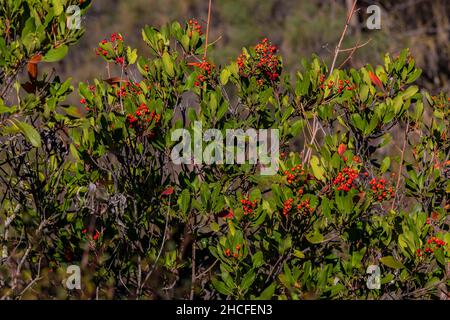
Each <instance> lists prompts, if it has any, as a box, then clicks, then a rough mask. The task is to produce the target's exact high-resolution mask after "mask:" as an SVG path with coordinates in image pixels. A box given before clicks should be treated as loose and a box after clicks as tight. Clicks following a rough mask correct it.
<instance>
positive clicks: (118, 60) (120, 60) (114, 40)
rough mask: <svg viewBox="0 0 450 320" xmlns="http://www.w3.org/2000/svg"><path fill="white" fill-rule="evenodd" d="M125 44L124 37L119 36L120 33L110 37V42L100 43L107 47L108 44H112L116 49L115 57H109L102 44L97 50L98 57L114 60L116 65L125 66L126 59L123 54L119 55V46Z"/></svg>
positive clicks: (103, 41)
mask: <svg viewBox="0 0 450 320" xmlns="http://www.w3.org/2000/svg"><path fill="white" fill-rule="evenodd" d="M122 42H123V37H122V36H121V35H120V34H118V33H113V34H112V35H111V37H110V40H109V41H108V40H107V39H103V40H102V41H100V44H101V45H105V44H107V43H111V44H112V46H113V49H114V55H113V56H108V51H107V50H105V49H104V48H103V47H102V46H101V45H100V44H99V46H98V48H97V49H95V54H96V55H97V56H100V55H101V56H103V57H105V58H106V59H114V63H115V64H118V65H121V66H124V65H125V58H124V56H122V54H119V52H118V46H119V44H122Z"/></svg>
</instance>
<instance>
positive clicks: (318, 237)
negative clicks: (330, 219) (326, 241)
mask: <svg viewBox="0 0 450 320" xmlns="http://www.w3.org/2000/svg"><path fill="white" fill-rule="evenodd" d="M306 240H308V241H309V242H310V243H312V244H317V243H321V242H322V241H323V235H322V234H320V233H319V232H314V233H309V234H307V235H306Z"/></svg>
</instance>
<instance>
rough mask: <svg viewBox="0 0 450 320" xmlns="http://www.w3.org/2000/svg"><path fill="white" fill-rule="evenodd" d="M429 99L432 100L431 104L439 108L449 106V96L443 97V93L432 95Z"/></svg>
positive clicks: (447, 107)
mask: <svg viewBox="0 0 450 320" xmlns="http://www.w3.org/2000/svg"><path fill="white" fill-rule="evenodd" d="M431 100H432V102H433V106H434V107H435V108H439V109H447V110H449V107H450V98H445V96H444V95H443V94H441V95H439V96H432V97H431Z"/></svg>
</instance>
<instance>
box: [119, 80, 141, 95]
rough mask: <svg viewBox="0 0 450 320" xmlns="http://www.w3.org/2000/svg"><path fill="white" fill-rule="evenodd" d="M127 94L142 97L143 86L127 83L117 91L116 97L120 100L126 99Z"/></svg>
mask: <svg viewBox="0 0 450 320" xmlns="http://www.w3.org/2000/svg"><path fill="white" fill-rule="evenodd" d="M127 94H131V95H141V94H142V89H141V85H140V84H139V83H137V82H132V81H127V82H126V84H125V85H122V86H120V88H119V89H118V90H117V91H116V95H117V97H119V98H120V97H122V98H123V97H126V96H127Z"/></svg>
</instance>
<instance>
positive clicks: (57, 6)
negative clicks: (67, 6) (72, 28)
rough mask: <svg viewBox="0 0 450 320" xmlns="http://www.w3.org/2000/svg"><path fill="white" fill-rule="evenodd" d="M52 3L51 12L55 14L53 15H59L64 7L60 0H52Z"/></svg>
mask: <svg viewBox="0 0 450 320" xmlns="http://www.w3.org/2000/svg"><path fill="white" fill-rule="evenodd" d="M52 4H53V13H54V14H55V16H59V15H60V14H61V13H62V12H63V11H64V7H63V5H62V3H61V0H52Z"/></svg>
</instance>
